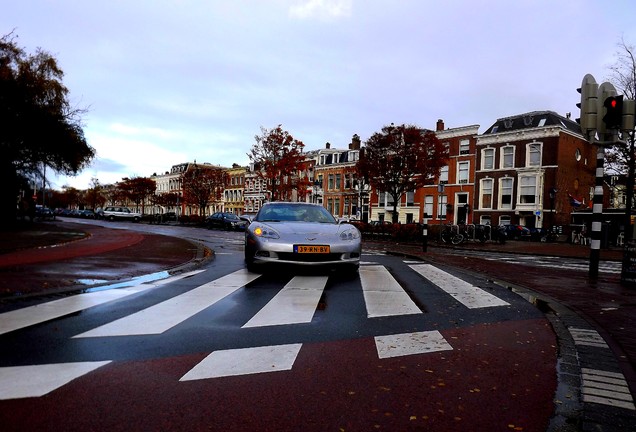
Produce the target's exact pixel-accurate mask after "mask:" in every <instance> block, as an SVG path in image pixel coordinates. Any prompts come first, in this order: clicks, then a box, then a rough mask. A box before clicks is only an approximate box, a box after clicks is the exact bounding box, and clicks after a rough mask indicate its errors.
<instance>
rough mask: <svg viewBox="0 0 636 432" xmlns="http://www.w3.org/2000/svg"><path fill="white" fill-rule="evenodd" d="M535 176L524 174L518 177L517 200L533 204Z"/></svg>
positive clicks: (534, 200)
mask: <svg viewBox="0 0 636 432" xmlns="http://www.w3.org/2000/svg"><path fill="white" fill-rule="evenodd" d="M536 191H537V178H536V177H531V176H524V177H520V178H519V202H520V203H521V204H534V203H535V202H536Z"/></svg>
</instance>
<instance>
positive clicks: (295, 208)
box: [254, 204, 336, 224]
mask: <svg viewBox="0 0 636 432" xmlns="http://www.w3.org/2000/svg"><path fill="white" fill-rule="evenodd" d="M254 220H255V221H258V222H284V221H289V222H317V223H331V224H335V223H336V219H334V217H333V216H332V215H331V214H330V213H329V212H328V211H327V209H325V208H324V207H321V206H317V205H303V204H289V205H285V204H276V205H269V206H265V207H263V208H262V209H261V210H260V211H259V212H258V214H257V215H256V218H255V219H254Z"/></svg>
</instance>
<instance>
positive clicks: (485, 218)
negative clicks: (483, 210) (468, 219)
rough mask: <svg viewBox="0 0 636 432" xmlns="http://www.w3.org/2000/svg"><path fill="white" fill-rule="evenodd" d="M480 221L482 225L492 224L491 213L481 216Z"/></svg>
mask: <svg viewBox="0 0 636 432" xmlns="http://www.w3.org/2000/svg"><path fill="white" fill-rule="evenodd" d="M479 223H480V224H482V225H490V215H481V216H479Z"/></svg>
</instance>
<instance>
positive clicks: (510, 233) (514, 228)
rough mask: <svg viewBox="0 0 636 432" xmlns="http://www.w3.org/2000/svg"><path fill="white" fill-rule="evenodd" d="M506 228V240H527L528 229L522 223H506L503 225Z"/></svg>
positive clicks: (528, 236) (528, 235)
mask: <svg viewBox="0 0 636 432" xmlns="http://www.w3.org/2000/svg"><path fill="white" fill-rule="evenodd" d="M504 227H505V229H506V237H507V238H508V240H529V239H530V230H529V229H528V228H526V227H524V226H523V225H518V224H508V225H504Z"/></svg>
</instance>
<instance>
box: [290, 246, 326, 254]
mask: <svg viewBox="0 0 636 432" xmlns="http://www.w3.org/2000/svg"><path fill="white" fill-rule="evenodd" d="M294 252H295V253H300V254H305V253H312V254H326V253H329V246H328V245H294Z"/></svg>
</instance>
